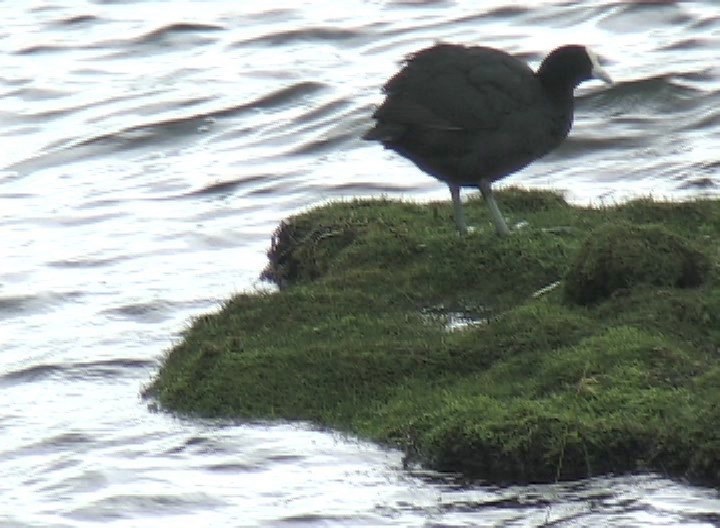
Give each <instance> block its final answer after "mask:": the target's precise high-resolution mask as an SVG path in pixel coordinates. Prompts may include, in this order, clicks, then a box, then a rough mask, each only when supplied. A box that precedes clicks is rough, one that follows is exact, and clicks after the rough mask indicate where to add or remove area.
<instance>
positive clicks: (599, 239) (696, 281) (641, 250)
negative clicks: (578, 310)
mask: <svg viewBox="0 0 720 528" xmlns="http://www.w3.org/2000/svg"><path fill="white" fill-rule="evenodd" d="M708 267H709V261H708V258H707V256H706V255H704V254H703V253H702V252H701V251H699V250H698V249H695V248H693V247H692V246H691V244H690V243H689V241H688V240H686V239H684V238H682V237H680V236H678V235H675V234H674V233H672V232H670V231H668V230H667V229H666V228H664V227H662V226H659V225H639V226H638V225H633V224H628V223H625V222H618V223H612V224H605V225H602V226H601V227H599V228H597V229H594V230H593V231H592V232H591V233H590V234H589V235H588V236H587V238H586V240H585V242H584V243H583V246H582V248H581V249H580V251H579V253H578V255H577V257H576V258H575V261H574V262H573V265H572V267H571V268H570V270H569V272H568V274H567V276H566V277H565V297H566V298H567V299H568V300H570V301H572V302H576V303H579V304H589V303H593V302H597V301H599V300H602V299H606V298H607V297H609V296H610V295H612V294H614V293H616V292H618V291H624V290H627V289H629V288H633V287H635V286H638V285H640V284H650V285H653V286H665V287H670V288H672V287H678V288H691V287H696V286H699V285H700V284H702V282H703V281H704V280H705V276H706V275H707V272H708Z"/></svg>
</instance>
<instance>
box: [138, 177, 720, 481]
mask: <svg viewBox="0 0 720 528" xmlns="http://www.w3.org/2000/svg"><path fill="white" fill-rule="evenodd" d="M498 201H499V202H500V205H501V207H502V210H503V212H504V213H505V214H506V215H507V216H508V217H509V220H510V224H511V225H512V224H513V223H514V222H519V221H526V222H527V223H528V224H529V225H528V226H526V227H524V228H522V229H519V230H516V231H515V232H513V234H512V236H510V237H508V238H499V237H497V236H496V235H495V234H494V231H493V229H492V225H491V223H490V222H489V219H488V217H487V214H486V211H485V206H484V204H483V203H482V201H479V200H471V201H470V203H469V204H468V205H467V214H468V220H469V222H470V224H471V225H475V226H477V228H478V229H477V231H476V232H475V233H472V234H471V235H469V236H466V237H460V236H458V235H457V233H456V232H455V229H454V224H453V222H452V220H451V218H452V213H451V209H450V206H449V204H446V203H433V204H425V205H418V204H412V203H399V202H391V201H386V200H367V201H352V202H345V203H333V204H329V205H326V206H324V207H320V208H317V209H314V210H312V211H309V212H307V213H305V214H302V215H299V216H297V217H294V218H290V219H288V220H287V221H286V222H285V223H283V224H282V225H281V226H280V227H279V228H278V231H277V232H276V234H275V237H274V239H273V245H272V247H271V249H270V251H269V253H268V257H269V264H268V267H267V268H266V270H265V271H264V272H263V273H264V276H265V277H266V278H269V279H272V280H274V281H275V282H277V283H278V284H280V285H281V289H280V291H279V292H276V293H258V294H241V295H237V296H235V297H233V298H232V299H230V300H228V301H227V302H226V303H225V305H224V306H223V307H222V309H221V310H220V311H219V312H218V313H214V314H208V315H204V316H202V317H198V318H197V319H196V320H195V321H194V322H193V324H192V326H191V327H190V328H189V329H188V330H187V331H186V332H185V333H184V335H183V338H182V340H181V341H180V342H179V343H178V344H177V345H176V346H175V347H174V348H173V349H172V350H170V351H169V353H168V355H167V357H166V359H165V361H164V364H163V366H162V368H161V370H160V372H159V373H158V376H157V378H156V379H155V380H154V381H153V383H152V385H151V386H150V387H148V389H147V391H146V394H147V395H148V396H151V397H154V398H156V399H157V400H158V401H159V403H160V404H161V405H162V406H163V407H164V408H166V409H168V410H171V411H174V412H179V413H185V414H189V415H195V416H203V417H232V418H239V419H246V420H275V419H277V420H309V421H311V422H314V423H316V424H318V425H320V426H323V427H332V428H335V429H337V430H340V431H344V432H349V433H353V434H358V435H360V436H362V437H365V438H369V439H374V440H376V441H378V442H382V443H386V444H389V445H394V446H398V447H401V448H402V449H404V450H405V452H406V454H407V457H408V458H410V459H413V460H417V461H419V462H421V463H423V464H426V465H428V466H430V467H433V468H436V469H439V470H453V471H460V472H462V473H464V474H465V475H467V476H469V477H480V478H485V479H489V480H492V481H496V482H508V481H509V482H521V481H554V480H557V479H568V478H580V477H586V476H593V475H599V474H606V473H610V472H614V473H624V472H633V471H643V470H652V471H660V472H663V473H665V474H668V475H671V476H684V477H688V478H690V479H693V480H695V481H698V482H700V481H702V482H711V483H718V482H720V473H719V471H720V470H718V469H717V468H720V428H718V427H717V426H716V424H717V423H720V422H719V421H718V419H719V418H720V390H718V389H717V388H718V386H720V361H719V359H720V354H719V353H718V350H720V289H719V288H718V287H717V284H718V261H719V256H720V255H719V254H718V247H719V246H718V244H717V243H716V241H717V240H718V239H719V238H720V203H718V202H716V201H696V202H688V203H674V204H672V203H655V202H652V201H650V200H640V201H635V202H631V203H628V204H624V205H620V206H615V207H606V208H579V207H571V206H570V205H568V204H566V203H565V202H564V201H563V200H562V198H561V197H560V196H558V195H556V194H554V193H549V192H528V191H520V190H508V191H504V192H501V193H498ZM557 281H561V286H560V287H558V288H554V289H551V290H549V291H547V292H545V293H543V294H542V295H535V292H538V291H539V290H541V289H543V288H545V287H546V286H548V285H550V284H553V283H555V282H557ZM453 315H461V316H463V317H466V318H468V319H470V320H471V321H473V324H471V325H469V326H466V327H463V328H461V329H457V330H450V329H449V327H448V320H449V319H450V318H451V317H452V316H453Z"/></svg>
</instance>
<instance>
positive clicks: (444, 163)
mask: <svg viewBox="0 0 720 528" xmlns="http://www.w3.org/2000/svg"><path fill="white" fill-rule="evenodd" d="M384 92H385V94H386V98H385V101H384V102H383V104H382V105H381V106H380V107H379V108H378V109H377V111H376V112H375V114H374V115H373V117H374V118H375V119H376V121H377V123H376V125H375V127H374V128H373V129H371V130H370V131H369V132H368V133H367V134H366V135H365V138H366V139H374V140H377V141H380V142H382V143H383V144H384V145H385V146H386V147H387V148H390V149H393V150H395V151H397V152H398V153H400V154H402V155H403V156H405V157H406V158H409V159H411V160H412V161H413V162H415V163H416V164H417V165H418V166H419V167H420V168H421V169H423V170H424V171H426V172H428V173H429V174H431V175H433V176H435V177H436V178H439V179H441V180H444V181H448V182H450V183H456V184H460V185H475V184H477V182H478V181H479V180H480V179H481V178H483V179H487V180H490V181H492V180H496V179H499V178H502V177H504V176H506V175H508V174H509V173H511V172H514V171H516V170H518V169H520V168H522V167H524V166H525V165H527V164H528V163H530V162H531V161H533V160H534V159H537V158H539V157H541V156H543V155H544V154H546V153H547V152H548V151H550V150H552V149H553V148H555V147H556V146H557V145H558V144H559V143H560V142H561V141H562V140H563V139H564V138H565V137H566V136H567V133H568V131H569V129H570V125H571V123H572V98H571V97H570V98H569V100H567V101H553V100H552V99H550V98H548V97H547V96H546V94H545V92H544V90H543V87H542V85H541V84H540V82H539V81H538V79H537V78H536V76H535V74H534V73H533V71H532V70H531V69H530V68H529V67H528V66H527V65H526V64H525V63H523V62H522V61H520V60H518V59H516V58H514V57H512V56H511V55H508V54H507V53H505V52H503V51H500V50H495V49H492V48H485V47H464V46H456V45H450V44H439V45H436V46H433V47H431V48H427V49H424V50H421V51H419V52H417V53H415V54H414V55H412V56H410V57H409V58H408V60H407V62H406V63H405V66H404V67H403V68H402V70H400V71H399V72H398V73H397V74H396V75H395V76H393V77H392V78H391V79H390V80H389V81H388V82H387V84H386V85H385V86H384Z"/></svg>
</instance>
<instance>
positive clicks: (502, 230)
mask: <svg viewBox="0 0 720 528" xmlns="http://www.w3.org/2000/svg"><path fill="white" fill-rule="evenodd" d="M478 187H480V192H481V193H482V195H483V198H484V199H485V203H487V206H488V209H490V216H491V217H492V221H493V223H494V224H495V231H497V234H498V235H500V236H508V235H509V234H510V230H509V229H508V226H507V224H506V223H505V219H504V218H503V216H502V213H500V209H498V206H497V202H495V197H494V196H493V192H492V189H491V188H490V182H489V181H487V180H480V185H478Z"/></svg>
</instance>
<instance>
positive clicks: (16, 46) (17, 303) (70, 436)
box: [0, 0, 720, 527]
mask: <svg viewBox="0 0 720 528" xmlns="http://www.w3.org/2000/svg"><path fill="white" fill-rule="evenodd" d="M478 5H480V4H478V3H475V2H462V1H457V2H452V1H449V0H448V1H426V2H408V1H396V2H390V1H379V0H376V1H373V2H363V1H360V0H348V1H346V2H335V1H322V0H318V1H314V2H309V1H306V2H299V1H293V2H284V1H282V0H270V1H267V2H263V3H259V2H222V1H220V0H208V1H205V2H202V3H200V2H180V1H172V2H169V1H165V2H164V1H161V0H136V1H134V2H116V1H112V0H105V1H100V0H98V1H95V2H90V1H81V0H78V1H71V0H56V1H49V0H47V1H42V0H37V1H34V2H21V1H19V0H9V1H6V2H4V3H3V22H4V24H3V26H2V27H0V39H1V41H2V42H3V46H2V49H1V50H0V97H1V99H0V101H1V102H2V104H0V124H1V125H2V126H1V127H0V138H1V139H0V141H2V148H1V149H0V233H2V249H0V256H1V257H2V259H1V260H0V261H1V262H2V265H1V266H0V321H1V325H2V326H0V350H2V352H1V353H0V390H2V392H1V394H2V396H1V397H0V431H1V433H2V443H1V444H0V475H1V476H2V478H0V526H3V527H4V526H8V527H31V526H33V527H35V526H38V527H83V526H98V525H101V524H102V525H112V526H123V527H126V526H133V527H135V526H137V527H143V526H152V527H155V526H179V527H183V526H195V525H200V526H237V527H240V526H318V525H323V524H324V525H328V526H335V525H347V526H380V525H385V526H426V527H441V526H442V527H445V526H454V527H455V526H540V525H543V524H549V525H553V526H693V527H694V526H698V527H699V526H719V525H720V498H719V497H718V495H717V493H716V492H715V491H714V490H709V489H703V488H699V487H692V486H688V485H685V484H682V483H679V482H673V481H670V480H667V479H665V478H663V477H662V476H657V475H645V476H635V477H616V478H598V479H591V480H586V481H582V482H577V483H565V484H558V485H549V486H526V487H511V488H497V487H492V486H487V485H484V484H483V483H470V484H468V483H460V482H458V481H457V480H455V479H454V478H453V477H452V476H448V475H435V474H432V473H430V472H424V471H422V470H421V469H419V468H411V469H404V468H403V464H402V460H401V455H400V453H398V452H396V451H393V450H386V449H383V448H380V447H378V446H375V445H372V444H367V443H364V442H361V441H358V440H356V439H353V438H346V437H341V436H338V435H334V434H333V433H330V432H323V431H317V430H314V429H313V428H312V427H311V426H309V425H307V424H235V423H224V422H211V423H208V422H202V421H188V420H184V419H180V418H174V417H172V416H168V415H167V414H163V413H158V412H154V411H153V410H152V409H149V408H148V407H147V402H143V401H142V400H141V399H140V397H139V393H140V391H141V389H142V387H143V386H144V385H145V384H146V383H147V382H148V381H149V380H150V379H151V377H152V375H153V373H154V372H155V371H156V369H157V368H158V365H159V363H160V360H161V358H162V354H163V352H164V350H166V349H167V348H168V347H170V346H171V345H172V343H173V342H174V341H175V340H177V339H178V335H179V333H180V332H181V331H182V329H183V328H185V326H186V325H187V324H188V321H189V318H190V317H191V316H193V315H196V314H200V313H203V312H206V311H209V310H214V309H216V308H217V307H218V305H219V303H220V302H221V301H222V300H223V299H225V298H227V297H228V296H230V295H231V294H232V293H234V292H237V291H242V290H254V289H262V288H267V287H268V286H267V285H263V284H261V283H259V282H258V280H257V276H258V274H259V272H260V270H261V269H262V267H263V266H264V263H265V256H264V251H265V249H266V247H267V245H268V242H269V237H270V234H271V232H272V230H273V229H274V227H275V226H276V225H277V223H278V222H279V221H280V220H281V219H282V218H284V217H286V216H287V215H289V214H292V213H296V212H298V211H302V210H305V209H307V208H308V207H310V206H312V205H315V204H318V203H323V202H326V201H327V200H332V199H347V198H351V197H355V196H378V195H381V194H383V195H386V196H390V197H393V198H404V199H411V200H427V199H447V190H446V188H445V187H444V186H443V185H442V184H441V183H439V182H436V181H434V180H433V179H431V178H428V177H427V176H424V175H423V174H421V173H419V171H417V169H415V168H414V167H413V166H412V165H411V164H409V163H408V162H406V161H404V160H402V159H399V157H397V156H394V155H393V154H392V153H389V152H384V151H383V150H382V149H381V148H379V147H378V146H376V145H371V144H367V143H365V142H363V141H361V140H360V139H359V136H360V135H361V133H362V132H363V131H364V130H365V129H366V128H367V126H368V125H369V115H370V114H371V112H372V108H373V105H375V104H377V103H378V102H379V101H380V100H381V95H380V93H379V91H378V87H379V86H380V85H381V84H382V83H383V82H384V80H385V79H386V78H387V77H388V76H389V75H391V74H392V73H393V72H394V71H395V70H396V68H397V65H398V61H400V60H401V58H402V57H403V56H404V55H405V54H406V53H408V52H410V51H413V50H416V49H418V48H420V47H423V46H426V45H429V44H431V43H432V42H433V41H435V40H438V39H442V40H445V41H451V42H463V43H477V44H490V45H493V46H497V47H501V48H504V49H507V50H509V51H512V52H515V53H518V54H520V55H522V56H524V57H525V58H527V59H528V60H529V61H530V62H531V63H532V64H533V65H536V64H537V63H538V61H539V60H540V59H541V57H542V55H543V54H544V53H545V52H546V51H547V50H549V49H551V48H553V47H555V46H556V45H559V44H564V43H570V42H582V43H585V44H588V45H589V46H591V47H592V48H593V49H594V50H595V51H596V52H598V53H599V54H600V55H601V56H602V57H603V59H604V61H605V65H606V67H607V69H608V70H609V71H610V72H611V74H612V75H613V77H614V78H615V80H616V81H618V84H617V85H616V86H614V87H613V88H612V89H610V90H607V89H605V88H604V87H602V86H601V85H599V84H592V83H589V84H587V85H586V86H583V88H582V90H581V91H580V101H579V104H578V111H577V115H576V124H575V127H574V129H573V132H572V137H571V138H570V140H569V141H567V142H566V144H565V145H564V146H563V147H562V148H561V149H559V150H558V151H557V152H555V153H554V154H552V155H550V156H548V157H547V158H546V159H544V160H542V161H540V162H537V163H535V164H533V165H531V166H530V167H528V168H527V169H526V170H524V171H523V172H521V173H519V174H517V175H514V176H513V177H511V178H509V179H508V180H506V181H505V182H504V183H503V184H514V185H522V186H527V187H535V188H537V187H544V188H553V189H559V190H565V191H567V192H568V197H569V198H570V199H571V200H573V201H577V202H584V203H587V202H594V203H607V202H615V201H621V200H624V199H626V198H628V197H632V196H638V195H643V196H646V195H653V196H655V197H662V198H668V199H677V198H685V197H697V196H716V195H717V194H718V171H719V170H720V158H719V157H718V154H717V145H718V144H719V142H720V110H718V109H720V101H719V100H718V99H719V98H720V97H719V96H718V94H720V68H718V67H717V66H716V57H717V51H716V50H717V49H718V45H719V44H720V10H718V7H717V5H716V2H714V0H708V1H705V2H700V1H696V2H692V1H686V2H655V3H639V2H637V3H636V2H611V1H599V0H598V1H590V0H588V1H578V2H540V1H536V2H529V3H528V2H526V3H524V7H521V6H519V5H516V4H515V3H512V2H509V1H507V0H493V1H487V2H483V3H482V7H478Z"/></svg>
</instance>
